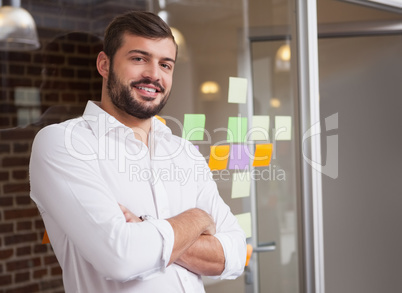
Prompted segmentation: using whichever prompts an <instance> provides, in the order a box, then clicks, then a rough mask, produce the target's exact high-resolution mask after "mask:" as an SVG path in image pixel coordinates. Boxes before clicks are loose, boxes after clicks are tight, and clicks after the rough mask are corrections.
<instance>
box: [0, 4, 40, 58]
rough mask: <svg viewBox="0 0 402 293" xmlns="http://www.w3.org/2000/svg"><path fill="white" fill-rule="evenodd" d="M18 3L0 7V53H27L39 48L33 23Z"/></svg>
mask: <svg viewBox="0 0 402 293" xmlns="http://www.w3.org/2000/svg"><path fill="white" fill-rule="evenodd" d="M19 2H20V1H14V3H16V4H14V5H13V6H2V7H0V51H29V50H35V49H38V48H39V40H38V34H37V32H36V25H35V21H34V19H33V18H32V16H31V15H30V14H29V12H28V11H26V10H25V9H24V8H21V7H19Z"/></svg>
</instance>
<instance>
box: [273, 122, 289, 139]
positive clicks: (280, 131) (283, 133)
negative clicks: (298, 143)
mask: <svg viewBox="0 0 402 293" xmlns="http://www.w3.org/2000/svg"><path fill="white" fill-rule="evenodd" d="M291 138H292V117H291V116H275V139H276V140H291Z"/></svg>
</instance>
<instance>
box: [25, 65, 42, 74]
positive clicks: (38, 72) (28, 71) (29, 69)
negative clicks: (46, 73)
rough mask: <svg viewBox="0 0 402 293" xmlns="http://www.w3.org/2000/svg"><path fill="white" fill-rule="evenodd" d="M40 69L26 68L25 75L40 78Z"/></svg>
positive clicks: (35, 67) (37, 67)
mask: <svg viewBox="0 0 402 293" xmlns="http://www.w3.org/2000/svg"><path fill="white" fill-rule="evenodd" d="M42 69H43V67H42V66H28V67H27V73H28V75H34V76H35V75H36V76H40V75H41V74H42Z"/></svg>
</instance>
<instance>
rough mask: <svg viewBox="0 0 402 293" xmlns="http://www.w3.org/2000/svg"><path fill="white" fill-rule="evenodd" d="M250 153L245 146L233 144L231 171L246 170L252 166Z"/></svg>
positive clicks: (230, 159) (230, 160) (230, 162)
mask: <svg viewBox="0 0 402 293" xmlns="http://www.w3.org/2000/svg"><path fill="white" fill-rule="evenodd" d="M249 155H250V152H249V149H248V148H247V145H245V144H232V146H231V148H230V157H229V169H231V170H233V169H234V170H244V169H247V168H248V167H249V165H250V157H249Z"/></svg>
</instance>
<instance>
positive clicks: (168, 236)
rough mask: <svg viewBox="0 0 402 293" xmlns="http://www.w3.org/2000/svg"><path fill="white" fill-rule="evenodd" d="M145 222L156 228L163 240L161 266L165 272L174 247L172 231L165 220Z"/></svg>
mask: <svg viewBox="0 0 402 293" xmlns="http://www.w3.org/2000/svg"><path fill="white" fill-rule="evenodd" d="M147 222H149V223H151V224H152V225H154V226H155V227H156V229H157V230H158V231H159V233H160V234H161V235H162V238H163V248H162V265H163V267H164V269H163V271H165V269H166V267H167V265H168V264H169V261H170V257H171V255H172V251H173V245H174V231H173V228H172V226H171V225H170V223H169V222H168V221H166V220H156V219H150V220H147Z"/></svg>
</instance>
